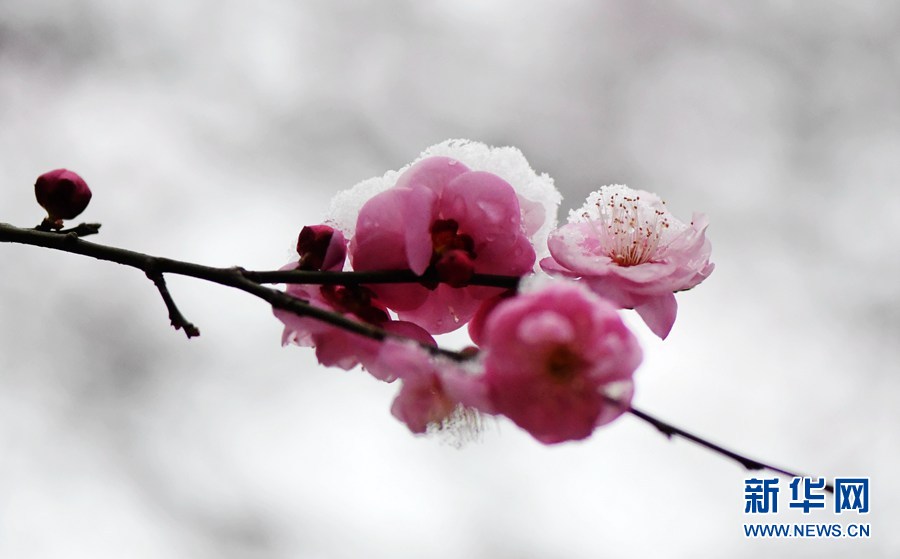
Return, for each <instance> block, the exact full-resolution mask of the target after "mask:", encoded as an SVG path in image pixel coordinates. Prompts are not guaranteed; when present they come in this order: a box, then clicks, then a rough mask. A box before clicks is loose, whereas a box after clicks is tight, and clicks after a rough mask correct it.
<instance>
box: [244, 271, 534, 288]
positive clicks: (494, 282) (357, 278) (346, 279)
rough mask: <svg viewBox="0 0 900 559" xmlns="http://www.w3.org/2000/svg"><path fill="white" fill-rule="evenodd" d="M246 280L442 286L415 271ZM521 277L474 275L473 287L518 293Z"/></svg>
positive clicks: (255, 275)
mask: <svg viewBox="0 0 900 559" xmlns="http://www.w3.org/2000/svg"><path fill="white" fill-rule="evenodd" d="M244 276H245V277H246V278H247V279H250V280H252V281H255V282H256V283H286V284H294V283H297V284H316V285H329V284H337V285H360V284H377V283H431V284H434V283H438V282H439V281H440V280H439V279H438V276H437V274H435V273H433V272H431V271H428V272H425V273H424V274H422V275H421V276H417V275H416V274H415V273H414V272H413V271H412V270H377V271H371V272H316V271H307V270H278V271H274V272H253V271H249V270H248V271H245V272H244ZM520 280H521V278H520V277H518V276H500V275H494V274H473V275H472V278H471V279H470V280H469V281H468V284H469V285H479V286H484V287H501V288H504V289H516V288H517V287H518V286H519V281H520Z"/></svg>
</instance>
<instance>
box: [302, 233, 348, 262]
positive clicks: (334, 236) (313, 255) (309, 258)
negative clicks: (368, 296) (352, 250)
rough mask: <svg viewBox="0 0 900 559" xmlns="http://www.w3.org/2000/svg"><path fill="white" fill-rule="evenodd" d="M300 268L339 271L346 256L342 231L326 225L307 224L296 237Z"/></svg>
mask: <svg viewBox="0 0 900 559" xmlns="http://www.w3.org/2000/svg"><path fill="white" fill-rule="evenodd" d="M297 254H299V255H300V263H299V264H298V265H297V268H298V269H300V270H326V271H338V272H339V271H341V269H343V267H344V259H345V258H346V256H347V241H346V240H345V239H344V235H343V233H341V232H340V231H336V230H335V229H334V228H333V227H329V226H328V225H307V226H306V227H304V228H303V229H302V230H300V235H299V236H298V237H297Z"/></svg>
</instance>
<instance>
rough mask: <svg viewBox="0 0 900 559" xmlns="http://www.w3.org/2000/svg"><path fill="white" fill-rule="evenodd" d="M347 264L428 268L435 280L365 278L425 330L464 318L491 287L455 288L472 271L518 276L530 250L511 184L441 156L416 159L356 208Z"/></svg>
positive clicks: (451, 326) (444, 328)
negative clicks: (392, 281)
mask: <svg viewBox="0 0 900 559" xmlns="http://www.w3.org/2000/svg"><path fill="white" fill-rule="evenodd" d="M350 259H351V261H352V264H353V269H354V270H357V271H369V270H407V269H408V270H412V271H413V272H415V273H416V274H419V275H421V274H424V273H425V272H426V271H428V270H432V271H434V273H435V274H437V276H438V278H439V279H440V280H442V281H443V283H440V284H438V285H436V286H429V287H433V288H432V289H429V288H427V287H424V286H422V285H417V284H405V285H372V286H371V289H372V291H374V292H375V293H377V295H378V298H379V300H380V301H381V302H383V303H384V304H385V305H386V306H387V307H388V308H390V309H392V310H394V311H396V312H397V313H398V315H399V317H400V318H401V319H403V320H408V321H411V322H414V323H416V324H419V325H420V326H422V327H423V328H425V329H426V330H427V331H429V332H431V333H432V334H440V333H444V332H449V331H452V330H455V329H457V328H459V327H460V326H462V325H463V324H465V323H466V322H468V320H469V319H470V318H471V317H472V316H473V315H474V314H475V312H476V310H477V309H478V306H479V305H480V304H481V301H483V300H484V299H487V298H489V297H491V296H493V295H495V294H497V293H499V290H498V289H497V288H490V287H474V286H470V287H463V286H464V285H465V284H466V282H467V280H468V278H469V277H470V276H471V274H472V273H486V274H503V275H522V274H525V273H528V272H530V271H531V269H532V266H533V265H534V262H535V252H534V248H533V247H532V245H531V242H530V240H529V238H528V236H527V234H526V231H525V227H524V224H523V222H522V213H521V210H520V207H519V200H518V198H517V196H516V192H515V190H514V189H513V187H512V186H510V185H509V183H507V182H506V181H504V180H503V179H501V178H500V177H498V176H497V175H494V174H491V173H487V172H483V171H472V170H470V169H469V168H468V167H467V166H466V165H464V164H463V163H461V162H459V161H457V160H455V159H451V158H448V157H430V158H427V159H423V160H421V161H419V162H418V163H416V164H414V165H413V166H412V167H410V168H409V169H407V170H406V172H404V173H403V174H402V175H400V177H399V178H398V179H397V182H396V184H395V185H394V186H393V187H392V188H390V189H388V190H386V191H384V192H382V193H380V194H377V195H375V196H374V197H373V198H371V199H370V200H369V201H368V202H366V204H365V205H364V206H363V207H362V209H361V210H360V212H359V216H358V219H357V222H356V228H355V231H354V234H353V238H352V240H351V242H350Z"/></svg>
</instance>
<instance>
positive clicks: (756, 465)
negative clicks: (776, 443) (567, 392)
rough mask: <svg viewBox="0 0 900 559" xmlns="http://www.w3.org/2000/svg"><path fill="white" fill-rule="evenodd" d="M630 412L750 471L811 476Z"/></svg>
mask: <svg viewBox="0 0 900 559" xmlns="http://www.w3.org/2000/svg"><path fill="white" fill-rule="evenodd" d="M607 400H609V401H611V402H613V403H616V404H619V405H621V404H620V403H619V402H618V400H614V399H612V398H607ZM628 413H630V414H631V415H633V416H634V417H637V418H638V419H640V420H642V421H646V422H647V423H649V424H650V425H652V426H654V427H656V429H657V430H659V432H661V433H662V434H663V435H665V436H666V437H668V438H670V439H671V438H672V437H673V436H679V437H681V438H683V439H687V440H689V441H691V442H692V443H694V444H698V445H700V446H702V447H704V448H707V449H709V450H711V451H713V452H715V453H716V454H720V455H722V456H724V457H726V458H729V459H731V460H734V461H735V462H737V463H738V464H740V465H741V466H743V467H745V468H747V469H748V470H750V471H754V470H768V471H770V472H773V473H776V474H780V475H783V476H787V477H791V478H794V477H809V476H803V475H801V474H799V473H796V472H792V471H790V470H785V469H783V468H779V467H777V466H772V465H771V464H766V463H765V462H760V461H759V460H754V459H753V458H748V457H746V456H744V455H742V454H738V453H737V452H734V451H733V450H728V449H727V448H724V447H721V446H719V445H717V444H715V443H713V442H711V441H708V440H706V439H704V438H702V437H699V436H697V435H694V434H693V433H689V432H687V431H685V430H684V429H680V428H678V427H675V426H674V425H672V424H671V423H667V422H665V421H663V420H661V419H658V418H656V417H653V416H652V415H650V414H648V413H646V412H643V411H641V410H639V409H637V408H635V407H634V406H631V407H629V409H628ZM825 491H827V492H829V493H831V494H834V486H833V485H831V484H826V485H825Z"/></svg>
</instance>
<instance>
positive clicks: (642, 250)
mask: <svg viewBox="0 0 900 559" xmlns="http://www.w3.org/2000/svg"><path fill="white" fill-rule="evenodd" d="M623 188H624V187H604V188H601V189H600V191H599V193H598V194H599V197H598V198H599V199H598V200H597V201H596V204H595V205H596V208H597V215H594V216H592V215H590V213H593V212H588V211H585V212H583V213H582V217H584V219H585V220H586V221H587V222H588V223H590V224H591V227H592V228H593V229H594V233H595V234H596V235H597V237H598V239H599V240H600V246H601V247H602V250H603V251H604V252H605V253H606V255H607V256H609V257H610V258H612V259H613V261H614V262H616V264H618V265H620V266H637V265H638V264H644V263H645V262H650V261H651V260H653V259H654V258H655V257H657V256H658V254H659V252H660V250H661V249H662V248H665V245H664V243H663V242H662V238H663V232H664V231H665V230H666V229H668V228H669V226H670V224H669V220H668V217H667V214H666V212H664V211H662V210H660V209H657V208H653V207H652V206H649V205H647V204H643V205H642V204H641V201H640V200H641V197H640V196H639V195H630V194H629V193H628V192H627V191H623ZM628 190H630V189H628Z"/></svg>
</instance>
